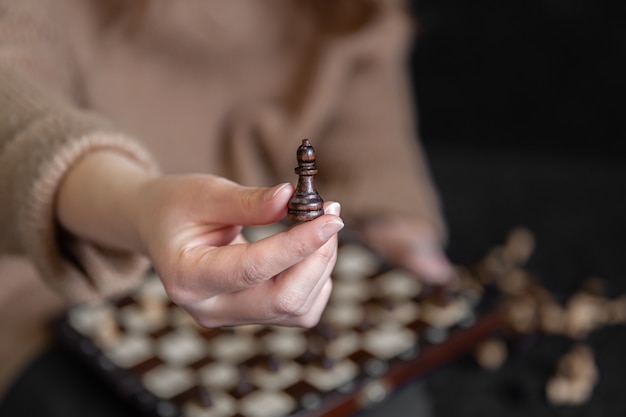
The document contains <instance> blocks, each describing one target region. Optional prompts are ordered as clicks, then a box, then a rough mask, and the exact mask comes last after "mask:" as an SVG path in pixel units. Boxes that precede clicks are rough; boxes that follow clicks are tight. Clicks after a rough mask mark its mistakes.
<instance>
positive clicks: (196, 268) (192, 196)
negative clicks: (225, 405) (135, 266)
mask: <svg viewBox="0 0 626 417" xmlns="http://www.w3.org/2000/svg"><path fill="white" fill-rule="evenodd" d="M293 191H294V190H293V187H292V186H291V185H289V184H282V185H279V186H276V187H274V188H270V189H266V188H247V187H242V186H240V185H238V184H235V183H233V182H230V181H228V180H225V179H223V178H218V177H212V176H180V177H166V178H158V179H156V180H155V181H153V182H152V183H151V184H149V185H148V186H147V187H146V188H145V189H144V193H145V195H146V197H142V198H145V201H146V207H150V208H151V210H150V211H148V212H146V216H145V217H144V218H143V220H142V221H141V236H142V241H144V242H146V244H147V253H148V254H149V256H150V258H151V259H152V260H153V262H154V265H155V268H156V270H157V272H158V274H159V276H160V277H161V279H162V281H163V283H164V285H165V288H166V291H167V292H168V294H169V296H170V297H171V298H172V300H173V301H174V302H176V303H177V304H179V305H181V306H182V307H183V308H185V309H186V310H187V311H189V312H190V313H191V314H192V315H193V316H194V318H195V319H196V320H197V321H198V322H199V323H201V324H202V325H204V326H207V327H214V326H219V325H224V324H228V325H232V324H242V323H272V324H283V325H298V326H305V327H310V326H313V325H315V324H316V323H317V322H318V320H319V317H320V316H321V314H322V311H323V310H324V307H325V306H326V303H327V301H328V297H329V296H330V292H331V288H332V283H331V280H330V273H331V271H332V268H333V266H334V264H335V260H336V256H337V236H336V234H337V232H338V231H339V230H340V229H341V228H342V227H343V222H342V221H341V219H340V218H339V217H338V215H339V204H337V203H332V204H327V205H326V214H325V215H324V216H321V217H319V218H317V219H315V220H313V221H311V222H306V223H303V224H300V225H297V226H295V227H293V228H292V229H290V230H288V231H286V232H283V233H278V234H276V235H273V236H270V237H267V238H265V239H262V240H260V241H258V242H254V243H249V242H246V241H245V240H244V239H243V237H242V236H241V234H240V232H241V226H253V225H263V224H269V223H273V222H276V221H278V220H280V219H281V218H283V217H284V216H285V214H286V207H287V202H288V201H289V198H290V197H291V195H292V194H293Z"/></svg>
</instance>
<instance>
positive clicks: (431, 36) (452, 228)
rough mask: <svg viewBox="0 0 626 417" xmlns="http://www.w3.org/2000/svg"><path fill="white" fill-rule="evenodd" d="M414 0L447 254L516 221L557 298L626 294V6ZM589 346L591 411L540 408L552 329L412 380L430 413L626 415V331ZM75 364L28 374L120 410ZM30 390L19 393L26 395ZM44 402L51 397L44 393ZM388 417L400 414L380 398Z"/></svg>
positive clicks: (64, 359) (422, 108) (51, 358)
mask: <svg viewBox="0 0 626 417" xmlns="http://www.w3.org/2000/svg"><path fill="white" fill-rule="evenodd" d="M410 5H411V8H412V11H413V13H414V16H415V17H416V19H417V20H418V22H419V36H418V41H417V43H416V44H415V47H414V48H413V51H412V54H411V57H410V70H411V75H412V78H413V87H414V89H415V97H416V102H417V109H416V118H417V119H419V129H420V135H421V140H422V143H423V145H424V147H425V150H426V154H427V157H428V160H429V163H430V166H431V172H432V175H433V178H434V181H435V183H436V185H437V187H438V189H439V193H440V196H441V200H442V204H443V208H444V213H445V217H446V220H447V223H448V227H449V243H448V247H447V251H448V254H449V256H450V257H451V259H452V260H453V261H454V262H457V263H468V262H472V261H474V260H476V259H478V258H480V257H481V256H482V255H484V254H485V253H486V251H487V250H488V249H489V248H491V247H493V246H494V245H495V244H498V243H500V242H501V241H502V240H503V239H504V238H505V236H506V234H507V233H508V231H509V230H511V229H512V228H513V227H515V226H518V225H523V226H526V227H528V228H529V229H530V230H531V231H532V232H533V233H534V234H535V237H536V241H537V246H536V250H535V253H534V255H533V257H532V258H531V260H530V263H529V265H528V268H529V269H530V270H531V271H533V272H535V273H536V274H537V276H538V277H539V278H540V279H541V281H542V282H543V283H544V285H546V286H547V287H548V288H549V289H551V290H552V291H553V292H554V293H556V294H557V295H558V297H559V298H560V299H562V300H564V299H565V298H567V297H568V296H569V295H570V294H571V293H572V292H573V291H575V290H576V289H578V288H579V286H580V285H581V283H582V282H583V281H584V280H586V279H587V278H589V277H599V278H602V279H604V280H605V282H606V291H607V295H609V296H617V295H619V294H623V293H626V270H625V269H626V268H625V264H626V261H625V258H626V256H625V254H626V198H625V197H624V194H625V192H626V164H625V159H624V157H625V154H624V152H623V151H622V149H621V144H622V142H623V141H624V139H625V138H626V117H624V116H625V115H626V66H625V64H624V62H626V2H623V1H618V0H507V1H494V0H492V1H487V0H474V1H468V0H419V1H416V0H411V1H410ZM587 342H588V343H589V345H590V346H591V347H592V348H593V349H594V352H595V356H596V362H597V364H598V367H599V371H600V381H599V383H598V385H597V386H596V389H595V390H594V393H593V396H592V398H591V399H590V400H589V401H588V402H586V403H585V404H583V405H580V406H575V407H563V406H560V407H555V406H552V405H550V404H548V402H547V401H546V398H545V395H544V387H545V383H546V380H547V379H548V377H549V376H551V375H552V374H553V373H554V370H555V366H556V362H557V360H558V358H559V357H560V356H561V355H562V354H563V353H564V352H566V351H567V350H568V349H569V348H570V347H571V346H572V344H573V343H574V342H573V341H572V340H568V339H566V338H561V337H554V336H548V337H539V338H536V339H533V340H532V341H529V343H528V344H527V345H526V346H524V347H523V348H521V349H520V350H519V351H517V352H515V353H514V354H512V355H510V356H509V358H508V359H507V361H506V362H505V364H504V366H503V367H502V368H500V369H498V370H496V371H486V370H482V369H480V368H479V367H478V366H477V365H476V364H475V363H474V362H473V360H472V359H471V357H468V358H464V359H462V360H460V361H458V362H456V363H454V364H451V365H450V366H448V367H446V368H445V369H442V370H439V371H438V372H435V373H434V374H432V375H430V377H429V378H427V379H426V380H425V381H424V382H423V383H422V384H421V385H420V387H419V390H420V392H422V391H424V390H425V391H426V392H427V393H428V396H429V397H428V400H425V399H424V402H423V403H421V405H423V408H424V409H430V412H425V414H424V415H428V414H432V415H434V416H437V417H456V416H463V417H472V416H480V417H484V416H495V415H497V416H529V415H532V416H591V415H593V416H624V415H626V395H623V394H624V388H623V385H624V384H623V375H626V355H624V353H623V352H626V329H625V328H624V326H617V327H612V328H605V329H602V330H600V331H597V332H595V333H593V334H592V335H591V336H590V337H589V338H588V340H587ZM72 360H73V359H72V358H70V357H68V356H67V354H66V353H64V352H63V351H62V350H61V349H60V348H58V347H57V348H55V349H53V350H52V351H51V352H49V353H48V354H47V355H45V356H44V357H43V358H42V359H41V360H40V361H39V362H38V363H37V364H36V366H35V367H33V369H31V370H30V373H29V374H28V375H27V377H26V378H24V380H25V381H30V382H29V383H32V384H36V385H37V384H39V385H45V384H47V379H46V378H45V377H46V375H59V374H61V373H65V375H66V376H67V378H59V379H58V381H57V383H56V388H57V389H61V390H64V389H67V390H73V392H76V394H77V398H81V399H82V401H81V402H80V404H60V405H59V404H56V406H57V407H58V406H63V407H67V409H66V410H65V411H66V413H65V414H66V415H71V414H72V412H76V410H77V409H78V408H77V409H72V407H83V408H82V409H81V410H84V409H85V408H87V409H89V410H90V413H91V414H90V415H94V416H95V415H103V416H104V415H120V410H124V407H125V406H124V405H123V404H121V403H117V402H115V399H114V398H109V397H107V398H103V397H102V392H104V391H105V389H106V388H105V386H104V385H101V384H100V383H99V382H98V381H93V380H92V385H89V384H84V385H81V386H80V387H77V386H76V383H72V381H85V380H89V379H88V376H86V375H84V373H85V372H86V371H85V370H83V369H80V368H79V367H77V366H71V364H72V363H73V362H72ZM24 384H25V385H24V387H22V389H21V390H18V391H17V395H18V397H19V395H20V394H21V395H23V396H24V398H26V401H28V400H29V397H28V385H27V384H26V383H24ZM403 395H404V396H405V397H406V396H407V394H406V392H405V393H404V394H403ZM408 395H409V396H411V393H410V392H409V394H408ZM18 399H19V398H18ZM46 400H49V401H50V402H51V403H50V404H52V402H53V401H54V399H53V398H52V395H51V396H50V398H49V399H48V398H40V399H39V401H40V402H43V403H44V404H45V403H46ZM420 401H422V400H420ZM85 404H87V406H85ZM409 404H411V402H410V401H409ZM414 406H415V402H413V403H412V405H409V407H414ZM404 411H405V412H406V411H407V410H406V409H405V410H404ZM422 411H424V410H422ZM408 412H409V414H412V413H413V412H415V413H417V411H416V410H408ZM381 414H382V415H385V414H386V415H390V414H391V415H396V414H394V413H393V412H391V413H390V411H389V409H385V408H384V407H383V408H382V411H381ZM419 415H421V414H419Z"/></svg>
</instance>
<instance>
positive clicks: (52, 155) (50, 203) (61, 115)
mask: <svg viewBox="0 0 626 417" xmlns="http://www.w3.org/2000/svg"><path fill="white" fill-rule="evenodd" d="M16 3H17V4H18V5H15V6H14V4H16ZM19 3H21V2H11V3H6V4H8V5H7V6H5V5H4V4H5V2H0V255H1V254H7V253H12V254H21V255H25V256H27V257H28V258H30V259H31V260H32V262H33V264H34V265H35V266H36V267H37V269H38V270H39V272H40V275H41V276H42V277H43V278H44V279H45V280H46V281H47V282H48V283H49V284H50V285H51V286H52V287H53V288H54V289H56V290H58V291H59V292H60V293H61V294H62V295H64V296H65V297H67V298H69V299H70V300H85V299H91V298H96V297H99V296H106V295H111V294H113V293H117V292H119V291H124V290H126V289H128V288H130V287H131V286H133V285H134V284H136V282H137V279H138V278H140V277H141V275H142V273H143V272H144V271H145V269H146V267H147V262H146V260H145V259H142V258H140V257H138V256H136V255H134V254H131V253H124V252H116V251H112V250H110V249H106V248H102V247H98V246H96V245H93V244H91V243H89V242H86V241H82V240H80V239H77V238H76V237H74V236H71V235H70V234H69V233H67V232H65V231H64V230H62V228H60V227H59V225H58V223H57V220H56V216H55V208H54V206H55V197H56V194H57V190H58V188H59V184H60V183H61V181H62V180H63V178H64V176H65V174H66V173H67V172H68V171H69V170H70V169H71V168H72V167H73V165H74V164H75V163H76V162H77V161H78V160H80V159H81V158H82V157H83V156H84V155H86V154H88V153H90V152H94V151H96V150H99V149H108V150H115V151H117V152H120V153H122V154H124V155H126V156H128V157H129V158H131V159H133V160H135V161H136V162H137V163H138V164H139V165H141V166H143V167H145V169H146V170H156V165H155V163H154V162H153V160H152V158H151V157H150V155H149V154H148V153H147V152H146V151H145V150H144V149H143V147H142V146H141V145H139V144H138V143H136V142H135V141H134V140H132V139H131V138H128V137H125V136H124V135H122V134H120V133H119V132H117V131H116V130H115V129H114V128H113V126H111V125H110V124H109V123H108V122H107V121H106V120H104V119H102V118H100V117H99V116H98V115H95V114H91V113H90V112H88V111H86V110H84V109H82V108H81V105H80V77H79V74H78V71H77V70H76V66H75V65H74V64H73V59H72V54H71V49H70V48H69V46H68V42H67V40H66V39H64V38H63V36H62V34H61V33H60V31H58V30H56V29H54V27H55V26H53V25H51V24H48V23H46V19H45V11H42V10H39V11H37V10H36V9H34V8H32V7H31V8H30V10H28V9H27V8H26V7H20V5H19ZM26 3H27V2H26ZM57 23H58V22H57ZM59 26H60V25H56V27H59ZM61 26H62V25H61Z"/></svg>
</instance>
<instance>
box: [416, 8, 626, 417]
mask: <svg viewBox="0 0 626 417" xmlns="http://www.w3.org/2000/svg"><path fill="white" fill-rule="evenodd" d="M411 6H412V10H413V13H414V15H415V16H416V18H417V19H418V21H419V38H418V42H417V44H416V45H415V48H414V50H413V54H412V57H411V70H412V75H413V85H414V88H415V93H416V101H417V104H418V110H417V114H416V117H418V119H419V123H420V124H419V126H420V133H421V139H422V143H423V144H424V147H425V149H426V153H427V155H428V158H429V161H430V164H431V171H432V173H433V177H434V180H435V182H436V184H437V186H438V188H439V192H440V195H441V199H442V202H443V206H444V212H445V215H446V219H447V221H448V226H449V232H450V233H449V244H448V253H449V255H450V257H451V258H452V260H453V261H455V262H462V263H465V262H471V261H473V260H475V259H477V258H478V257H480V256H481V255H483V254H484V253H485V251H486V250H488V249H489V248H490V247H491V246H493V245H494V244H495V243H498V242H501V241H502V240H503V239H504V238H505V236H506V233H507V232H508V231H509V230H510V229H511V228H512V227H514V226H517V225H523V226H526V227H528V228H529V229H530V230H532V231H533V233H534V234H535V237H536V240H537V246H536V250H535V253H534V255H533V257H532V258H531V260H530V263H529V265H528V268H529V269H530V270H531V271H533V272H534V273H536V274H537V275H538V277H539V278H540V279H541V281H542V282H543V283H544V285H546V286H547V287H548V288H549V289H551V290H552V291H553V292H555V293H556V294H557V295H558V297H559V298H560V299H561V300H564V299H566V298H567V297H568V296H569V295H571V293H572V292H573V291H575V290H576V289H578V288H579V287H580V285H581V284H582V282H583V281H584V280H586V279H587V278H590V277H598V278H602V279H604V280H605V284H606V291H607V295H608V296H610V297H612V296H617V295H619V294H623V293H624V292H626V270H625V259H626V257H625V253H626V218H625V217H626V198H625V197H624V193H625V191H626V164H625V162H626V160H625V159H624V157H625V153H624V152H623V151H622V149H621V148H622V146H621V144H622V143H623V141H624V138H626V118H625V117H624V115H625V114H626V77H625V74H626V66H625V64H624V63H625V62H626V3H625V2H619V1H611V0H509V1H506V2H498V1H487V0H478V1H463V0H437V1H435V0H420V1H412V3H411ZM587 342H588V343H589V344H590V345H591V346H592V348H593V349H594V351H595V356H596V362H597V364H598V367H599V370H600V382H599V383H598V385H597V386H596V389H595V391H594V394H593V396H592V398H591V400H590V401H589V402H587V403H585V404H583V405H581V406H576V407H563V406H561V407H553V406H551V405H549V404H548V403H547V402H546V399H545V395H544V386H545V382H546V379H547V378H548V377H549V376H550V375H552V374H553V373H554V370H555V365H556V361H557V359H558V358H559V357H560V356H561V355H562V354H563V353H564V352H565V351H566V350H567V349H569V347H571V346H572V344H573V341H572V340H567V339H566V338H559V337H554V336H548V337H541V338H538V339H535V340H533V342H532V343H530V344H529V345H528V346H526V347H525V348H524V349H523V350H522V351H520V352H517V353H516V354H515V355H512V356H511V357H509V359H508V361H507V362H506V363H505V365H504V367H503V368H501V369H500V370H498V371H491V372H488V371H482V370H480V369H478V368H477V367H476V365H475V364H474V363H473V362H472V361H471V360H463V361H460V362H459V363H455V364H454V365H452V366H450V367H448V368H446V369H444V370H442V371H440V372H437V373H436V374H434V375H433V376H432V377H431V378H429V380H428V381H427V386H428V390H429V393H430V395H431V396H432V402H433V404H432V406H433V412H434V414H435V415H437V416H446V417H447V416H465V417H467V416H474V415H476V416H478V415H480V416H484V415H499V416H505V415H506V416H523V415H533V416H541V415H550V416H554V415H567V416H579V415H580V416H589V415H602V416H622V415H625V414H626V401H625V400H624V397H625V396H624V395H623V392H624V389H623V388H622V386H623V375H625V374H626V359H624V353H623V352H625V351H626V330H625V329H624V327H623V326H617V327H612V328H605V329H602V330H600V331H597V332H594V333H593V334H591V335H590V336H589V338H588V340H587ZM451 399H453V401H451Z"/></svg>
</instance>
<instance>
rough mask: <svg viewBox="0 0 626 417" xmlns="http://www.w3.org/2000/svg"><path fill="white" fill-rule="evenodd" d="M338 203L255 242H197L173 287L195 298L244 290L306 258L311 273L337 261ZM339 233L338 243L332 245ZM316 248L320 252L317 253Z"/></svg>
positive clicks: (180, 295)
mask: <svg viewBox="0 0 626 417" xmlns="http://www.w3.org/2000/svg"><path fill="white" fill-rule="evenodd" d="M339 210H340V207H339V204H338V203H328V204H327V212H328V214H325V215H323V216H320V217H318V218H317V219H315V220H313V221H310V222H306V223H303V224H300V225H297V226H295V227H293V228H292V229H290V230H288V231H286V232H283V233H278V234H276V235H273V236H269V237H267V238H265V239H262V240H259V241H258V242H254V243H250V244H233V245H228V246H223V247H207V246H196V247H192V248H190V249H189V250H186V251H184V252H183V253H182V254H181V259H179V260H178V261H177V262H176V265H179V267H178V270H176V271H173V272H171V275H174V276H176V278H175V279H169V280H167V281H169V282H170V283H171V285H170V288H168V290H169V291H168V292H170V293H171V294H170V296H172V297H176V300H175V301H177V302H183V303H184V302H191V301H196V300H199V299H204V298H209V297H212V296H215V295H216V294H222V293H227V292H233V291H239V290H242V289H245V288H249V287H252V286H255V285H258V284H260V283H262V282H264V281H267V280H269V279H271V278H273V277H275V276H278V275H279V274H281V273H283V272H284V271H286V270H288V269H289V268H291V267H293V266H294V265H296V264H297V263H299V262H301V261H303V260H304V259H306V258H308V257H311V259H309V260H307V263H306V265H308V267H309V268H310V271H309V272H308V274H309V275H311V274H315V273H316V272H318V271H320V270H321V269H324V268H326V267H327V266H328V263H330V262H334V256H336V255H335V254H333V252H334V251H336V246H337V243H336V239H333V238H334V237H336V234H337V232H338V231H339V230H341V229H342V228H343V225H344V224H343V221H342V220H341V218H340V217H339V216H337V215H335V214H332V213H339ZM331 239H333V243H331V244H329V245H326V246H325V244H326V243H327V242H329V241H330V240H331ZM314 253H315V256H311V255H313V254H314Z"/></svg>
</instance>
